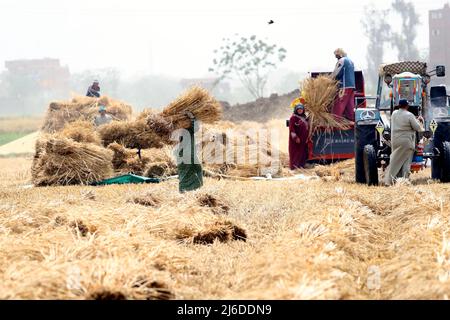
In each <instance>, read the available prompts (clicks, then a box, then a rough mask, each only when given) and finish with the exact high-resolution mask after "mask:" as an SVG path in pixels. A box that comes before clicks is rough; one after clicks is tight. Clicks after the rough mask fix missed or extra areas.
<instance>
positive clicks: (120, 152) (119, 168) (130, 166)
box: [108, 142, 150, 175]
mask: <svg viewBox="0 0 450 320" xmlns="http://www.w3.org/2000/svg"><path fill="white" fill-rule="evenodd" d="M108 149H110V150H112V151H113V152H114V155H113V159H112V165H113V168H114V170H115V171H116V172H118V173H134V174H137V175H143V174H144V172H145V170H146V166H147V164H148V163H149V162H150V158H149V157H148V156H146V155H145V154H144V153H143V152H142V151H141V157H139V155H138V153H137V151H136V150H132V149H127V148H125V147H124V146H122V145H120V144H118V143H116V142H114V143H111V144H110V145H109V146H108Z"/></svg>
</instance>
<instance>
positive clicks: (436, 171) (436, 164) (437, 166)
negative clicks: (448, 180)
mask: <svg viewBox="0 0 450 320" xmlns="http://www.w3.org/2000/svg"><path fill="white" fill-rule="evenodd" d="M440 160H441V159H438V158H433V159H431V179H433V180H441V178H442V170H441V161H440Z"/></svg>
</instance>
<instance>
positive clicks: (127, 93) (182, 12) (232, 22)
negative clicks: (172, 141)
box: [0, 0, 447, 116]
mask: <svg viewBox="0 0 450 320" xmlns="http://www.w3.org/2000/svg"><path fill="white" fill-rule="evenodd" d="M446 2H447V1H446V0H414V1H412V3H413V4H414V7H415V9H416V11H417V12H418V14H419V17H420V21H419V24H417V38H416V41H415V42H416V43H415V45H416V47H417V48H418V49H419V51H420V56H421V58H424V59H426V58H427V57H428V47H429V44H428V37H429V36H428V35H429V30H428V12H429V10H433V9H439V8H442V7H443V5H444V4H445V3H446ZM391 3H392V0H380V1H373V0H362V1H359V0H344V1H340V2H339V4H337V3H336V2H335V1H332V0H320V1H313V2H311V1H295V0H281V1H276V2H273V1H256V0H253V1H237V0H230V1H226V2H217V1H206V0H194V1H182V0H169V1H158V2H149V1H140V0H130V1H117V0H113V1H107V0H98V1H85V0H82V1H56V0H42V1H39V2H29V1H24V0H19V1H15V0H14V1H13V0H4V1H2V2H1V3H0V37H1V39H2V41H3V43H2V50H0V72H2V71H3V72H4V71H5V65H4V62H5V61H8V60H17V59H42V58H45V57H50V58H56V59H59V60H60V62H61V65H62V66H67V67H68V68H69V70H70V73H71V81H70V82H71V83H70V86H69V89H70V90H65V91H64V93H63V94H58V93H55V92H54V91H53V92H52V91H50V92H49V93H46V94H44V93H42V94H41V96H39V97H30V98H29V100H30V101H24V100H25V98H24V97H23V96H24V94H23V92H20V90H19V92H18V94H16V96H15V97H13V98H14V99H16V100H17V99H19V102H20V103H19V104H17V103H16V100H14V99H9V100H2V99H1V97H2V96H5V95H8V94H10V91H11V90H8V89H5V87H6V86H5V85H3V84H2V86H1V87H3V89H0V116H1V115H7V114H38V113H41V112H42V111H43V110H45V105H46V102H47V101H48V100H51V99H53V98H68V97H69V96H70V91H72V92H78V93H84V91H85V90H86V87H87V86H88V85H89V82H90V81H92V80H93V78H99V79H100V81H101V82H102V84H103V86H102V89H103V90H104V91H103V94H108V95H113V96H116V97H118V98H121V99H124V100H127V101H129V102H130V103H132V104H133V105H135V106H136V107H137V108H138V109H141V108H143V107H145V106H149V105H151V106H154V107H160V106H163V105H165V104H166V103H168V101H170V100H171V99H173V98H174V97H175V96H176V94H177V93H178V92H179V91H180V90H181V89H182V88H183V85H181V84H180V79H183V78H187V79H195V78H212V77H215V76H217V75H216V74H214V73H211V72H208V69H209V68H210V67H211V66H212V60H213V58H214V52H213V51H214V50H215V49H217V48H219V47H220V45H221V41H222V39H223V38H224V37H230V36H233V35H234V34H236V33H238V34H239V35H242V36H246V37H249V36H251V35H256V36H257V37H258V38H260V39H263V40H265V41H267V42H268V43H273V44H277V45H278V46H279V47H283V48H285V49H286V50H287V55H286V59H284V60H283V61H282V62H281V63H279V64H278V65H277V67H276V68H275V69H274V70H272V71H271V72H270V77H269V81H268V84H267V87H266V90H265V95H266V96H267V95H270V93H272V92H277V93H286V92H290V91H292V90H293V89H295V88H297V86H298V81H299V80H301V79H302V78H304V77H305V75H306V73H307V72H309V71H316V70H319V71H320V70H330V69H332V68H333V66H334V64H335V58H334V56H333V50H334V49H335V48H337V47H343V48H345V49H346V51H347V52H348V53H349V56H350V57H351V58H352V59H353V61H354V62H355V65H356V67H357V68H358V69H363V70H365V69H366V68H367V60H366V53H367V45H368V42H369V40H368V38H367V37H366V32H365V30H364V28H363V26H362V23H361V22H362V20H364V19H365V9H366V8H367V6H373V8H374V9H380V10H381V9H389V10H391V12H393V11H392V8H391ZM270 19H273V20H274V21H275V23H273V24H270V25H269V24H268V23H267V22H268V21H269V20H270ZM387 20H388V21H387V22H388V23H389V24H390V25H391V26H392V29H395V30H396V31H401V30H400V24H401V23H400V22H401V18H400V16H399V15H398V14H394V13H392V14H391V16H390V17H389V18H388V19H387ZM384 55H385V57H384V59H385V60H386V61H393V60H396V59H397V49H393V48H390V47H389V46H387V47H386V50H385V52H384ZM105 70H108V72H105ZM227 81H228V83H229V84H230V86H231V89H230V90H229V92H228V91H227V92H226V93H222V94H220V93H217V92H214V93H215V94H216V95H217V96H218V98H220V99H222V100H227V101H229V102H230V103H232V104H233V103H237V102H246V101H250V100H252V97H251V95H249V94H248V93H247V92H246V90H245V89H244V88H243V86H242V85H241V84H240V83H239V81H238V80H237V79H228V80H227ZM0 82H1V78H0ZM21 89H22V90H24V91H25V90H32V89H27V87H26V86H25V85H24V86H22V88H21ZM35 91H39V90H35ZM20 99H21V100H20Z"/></svg>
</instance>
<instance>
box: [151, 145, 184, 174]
mask: <svg viewBox="0 0 450 320" xmlns="http://www.w3.org/2000/svg"><path fill="white" fill-rule="evenodd" d="M146 155H147V156H148V157H149V158H150V161H149V162H148V164H147V166H146V170H147V171H146V173H145V176H146V177H150V178H165V177H168V176H173V175H175V174H177V162H176V160H175V158H174V156H173V152H172V148H171V147H170V146H165V147H163V148H159V149H158V148H152V149H149V150H146Z"/></svg>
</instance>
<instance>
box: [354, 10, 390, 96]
mask: <svg viewBox="0 0 450 320" xmlns="http://www.w3.org/2000/svg"><path fill="white" fill-rule="evenodd" d="M388 11H389V10H375V8H374V7H373V5H372V6H368V7H365V10H364V19H363V20H361V23H362V26H363V29H364V31H365V34H366V36H367V37H368V38H369V44H368V46H367V53H366V58H367V74H368V77H366V78H367V82H368V85H369V86H371V87H373V86H375V84H376V81H377V79H378V70H379V67H380V65H381V64H382V63H383V58H384V49H385V46H386V43H389V41H390V40H391V37H392V35H391V26H390V25H389V24H388V23H387V19H386V16H387V15H388Z"/></svg>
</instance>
